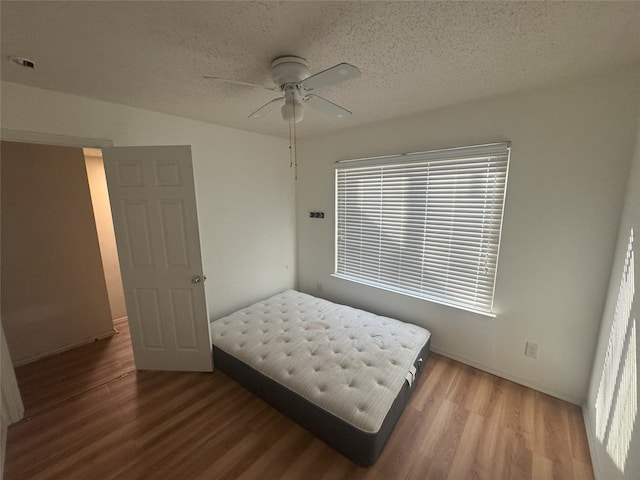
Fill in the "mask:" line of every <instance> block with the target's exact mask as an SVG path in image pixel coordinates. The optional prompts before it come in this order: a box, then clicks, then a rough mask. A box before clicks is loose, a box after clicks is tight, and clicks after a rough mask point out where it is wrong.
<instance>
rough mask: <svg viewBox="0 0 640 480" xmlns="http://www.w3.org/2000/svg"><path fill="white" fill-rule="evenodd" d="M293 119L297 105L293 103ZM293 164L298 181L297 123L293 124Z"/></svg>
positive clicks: (295, 177)
mask: <svg viewBox="0 0 640 480" xmlns="http://www.w3.org/2000/svg"><path fill="white" fill-rule="evenodd" d="M293 118H296V104H295V102H294V103H293ZM293 163H294V164H295V167H294V180H295V181H298V144H297V138H296V122H295V121H294V122H293Z"/></svg>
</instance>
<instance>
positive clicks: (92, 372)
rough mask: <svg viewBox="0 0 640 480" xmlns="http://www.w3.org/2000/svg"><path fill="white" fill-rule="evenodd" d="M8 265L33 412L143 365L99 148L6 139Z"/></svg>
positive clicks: (9, 304) (13, 328)
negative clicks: (137, 356) (134, 345)
mask: <svg viewBox="0 0 640 480" xmlns="http://www.w3.org/2000/svg"><path fill="white" fill-rule="evenodd" d="M109 230H110V232H109ZM1 271H2V322H3V325H4V329H5V334H6V337H7V342H8V344H9V350H10V351H11V353H12V357H13V361H14V364H15V365H16V367H18V368H16V374H17V377H18V383H19V386H20V389H21V393H22V396H23V401H24V403H25V408H26V411H27V414H29V413H31V412H32V410H33V408H34V407H36V406H37V407H38V408H40V407H42V406H43V402H47V403H50V402H55V401H62V400H64V397H69V396H73V395H75V394H77V393H79V392H81V391H84V390H86V389H88V388H92V386H95V385H96V384H99V383H100V382H102V381H104V380H105V378H106V379H110V378H113V376H114V375H115V376H120V375H123V374H126V373H127V372H129V371H133V370H134V369H135V366H134V364H133V354H132V351H131V343H130V338H129V335H128V324H127V312H126V307H125V303H124V295H123V293H122V279H121V277H120V272H119V264H118V258H117V249H116V246H115V237H114V235H113V223H112V219H111V212H110V206H109V197H108V193H107V188H106V180H105V175H104V167H103V165H102V158H101V151H100V150H99V149H86V150H84V151H83V149H81V148H77V147H59V146H48V145H35V144H26V143H17V142H4V141H3V142H2V264H1ZM95 340H99V341H95ZM114 351H117V353H118V358H117V359H115V358H113V357H114V355H113V353H114ZM60 352H64V353H60ZM52 355H55V356H52ZM74 364H75V365H76V366H75V367H74V366H73V365H74ZM45 372H49V373H50V374H45ZM58 372H59V373H63V374H64V375H63V376H62V377H61V376H59V375H57V373H58ZM71 372H73V373H71ZM60 378H63V379H64V381H60Z"/></svg>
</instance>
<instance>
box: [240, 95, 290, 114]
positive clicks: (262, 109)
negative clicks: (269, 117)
mask: <svg viewBox="0 0 640 480" xmlns="http://www.w3.org/2000/svg"><path fill="white" fill-rule="evenodd" d="M283 100H284V97H280V98H274V99H273V100H271V101H270V102H268V103H265V104H264V105H263V106H261V107H260V108H259V109H257V110H256V111H255V112H253V113H252V114H250V115H249V116H248V117H247V118H260V117H264V116H265V115H266V114H267V113H269V112H270V111H271V110H273V109H274V108H275V107H276V105H277V104H278V103H282V101H283Z"/></svg>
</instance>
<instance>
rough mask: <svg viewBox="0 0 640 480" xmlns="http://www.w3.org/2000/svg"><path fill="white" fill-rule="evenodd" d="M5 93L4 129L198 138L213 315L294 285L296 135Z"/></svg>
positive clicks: (145, 141) (122, 142) (127, 140)
mask: <svg viewBox="0 0 640 480" xmlns="http://www.w3.org/2000/svg"><path fill="white" fill-rule="evenodd" d="M0 94H1V100H2V102H1V108H2V110H1V114H2V128H4V129H10V130H21V131H32V132H42V133H48V134H55V135H68V136H74V137H88V138H102V139H111V140H113V143H114V145H115V146H134V145H191V147H192V149H191V151H192V156H193V165H194V175H195V186H196V202H197V206H198V220H199V223H200V239H201V244H202V255H203V263H204V272H205V274H206V275H207V277H208V280H207V282H206V284H205V289H206V295H207V304H208V305H207V306H208V309H209V316H210V318H211V319H214V318H217V317H220V316H222V315H224V314H226V313H228V312H231V311H233V310H235V309H237V308H239V307H241V306H245V305H247V304H249V303H251V302H253V301H255V300H258V299H260V298H264V297H265V296H267V295H270V294H272V293H276V292H278V291H281V290H284V289H286V288H291V287H293V286H294V283H295V271H296V265H295V253H294V252H295V244H294V242H295V240H294V239H295V213H294V208H295V207H294V202H295V200H294V195H295V187H294V177H293V171H292V169H290V168H289V153H288V152H289V151H288V142H287V141H286V140H284V139H280V138H274V137H268V136H264V135H258V134H253V133H248V132H244V131H241V130H236V129H231V128H226V127H221V126H217V125H211V124H207V123H203V122H196V121H192V120H187V119H184V118H180V117H174V116H170V115H165V114H160V113H155V112H150V111H145V110H140V109H136V108H130V107H126V106H122V105H115V104H111V103H106V102H100V101H95V100H90V99H86V98H81V97H76V96H72V95H66V94H61V93H56V92H51V91H47V90H41V89H36V88H32V87H27V86H22V85H18V84H14V83H8V82H2V85H1V91H0Z"/></svg>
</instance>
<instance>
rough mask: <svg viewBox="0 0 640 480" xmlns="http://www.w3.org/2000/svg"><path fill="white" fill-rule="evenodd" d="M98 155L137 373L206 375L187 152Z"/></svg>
mask: <svg viewBox="0 0 640 480" xmlns="http://www.w3.org/2000/svg"><path fill="white" fill-rule="evenodd" d="M103 157H104V166H105V173H106V176H107V185H108V188H109V198H110V200H111V210H112V212H113V224H114V228H115V234H116V243H117V245H118V255H119V257H120V269H121V272H122V283H123V286H124V294H125V300H126V303H127V312H128V315H129V325H130V328H131V344H132V346H133V352H134V357H135V361H136V367H137V368H138V369H141V370H183V371H211V370H212V361H211V342H210V340H209V324H208V319H207V309H206V303H205V294H204V285H203V283H204V275H203V272H202V258H201V254H200V237H199V233H198V217H197V211H196V201H195V190H194V185H193V166H192V163H191V147H189V146H169V147H113V148H104V149H103Z"/></svg>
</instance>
